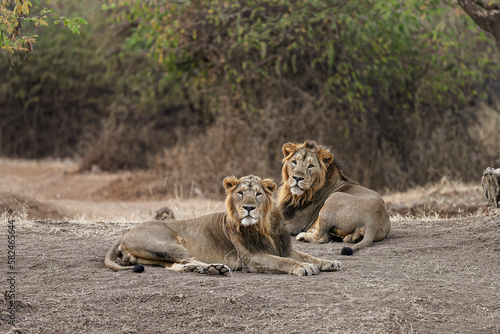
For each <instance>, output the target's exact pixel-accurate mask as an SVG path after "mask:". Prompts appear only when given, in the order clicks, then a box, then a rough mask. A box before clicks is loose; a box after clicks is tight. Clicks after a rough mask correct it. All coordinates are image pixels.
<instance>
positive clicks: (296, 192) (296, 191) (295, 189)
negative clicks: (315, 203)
mask: <svg viewBox="0 0 500 334" xmlns="http://www.w3.org/2000/svg"><path fill="white" fill-rule="evenodd" d="M304 191H305V190H303V189H300V188H299V187H292V188H290V192H291V193H292V195H295V196H300V195H302V194H303V193H304Z"/></svg>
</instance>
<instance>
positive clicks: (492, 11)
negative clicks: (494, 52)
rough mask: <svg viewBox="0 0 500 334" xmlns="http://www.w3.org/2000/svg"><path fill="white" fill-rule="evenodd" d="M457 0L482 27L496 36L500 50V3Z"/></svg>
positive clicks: (480, 0) (479, 0)
mask: <svg viewBox="0 0 500 334" xmlns="http://www.w3.org/2000/svg"><path fill="white" fill-rule="evenodd" d="M457 1H458V4H459V5H460V7H462V8H463V10H464V11H465V12H466V13H467V14H468V15H469V16H470V17H471V18H472V20H474V22H475V23H476V24H477V25H478V26H479V27H480V28H481V29H483V30H484V31H486V32H489V33H490V34H492V35H493V37H495V41H496V43H497V48H498V49H499V50H500V4H496V3H495V4H485V3H484V1H482V0H457Z"/></svg>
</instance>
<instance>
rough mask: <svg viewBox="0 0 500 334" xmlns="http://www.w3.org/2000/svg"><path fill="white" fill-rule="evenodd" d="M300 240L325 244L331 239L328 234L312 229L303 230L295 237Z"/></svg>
mask: <svg viewBox="0 0 500 334" xmlns="http://www.w3.org/2000/svg"><path fill="white" fill-rule="evenodd" d="M295 239H296V240H298V241H305V242H310V243H313V244H324V243H327V242H328V241H329V238H328V235H327V234H324V233H322V234H321V235H320V233H319V231H318V230H316V229H311V230H309V231H307V232H301V233H299V234H297V236H296V237H295Z"/></svg>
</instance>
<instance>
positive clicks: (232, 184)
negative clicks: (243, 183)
mask: <svg viewBox="0 0 500 334" xmlns="http://www.w3.org/2000/svg"><path fill="white" fill-rule="evenodd" d="M222 184H223V185H224V188H226V193H227V194H229V193H231V192H232V191H233V190H234V189H235V188H236V187H237V186H238V184H240V181H239V180H238V179H237V178H236V177H234V176H228V177H226V178H224V181H222Z"/></svg>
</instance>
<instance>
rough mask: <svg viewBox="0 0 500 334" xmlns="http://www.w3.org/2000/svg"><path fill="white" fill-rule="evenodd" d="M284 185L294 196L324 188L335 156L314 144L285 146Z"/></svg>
mask: <svg viewBox="0 0 500 334" xmlns="http://www.w3.org/2000/svg"><path fill="white" fill-rule="evenodd" d="M283 155H284V159H283V170H282V177H283V180H282V181H283V184H286V185H287V186H288V188H289V191H290V193H291V194H292V195H293V196H298V197H300V196H303V195H305V193H306V192H311V191H312V192H314V191H316V190H317V189H319V188H320V187H322V186H323V184H324V182H325V177H326V171H327V168H328V165H330V164H331V163H332V162H333V154H332V153H331V152H330V151H328V150H327V149H324V148H323V147H320V146H318V145H316V144H315V143H313V142H305V143H304V144H292V143H286V144H285V145H283Z"/></svg>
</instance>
